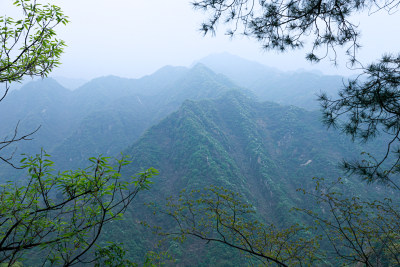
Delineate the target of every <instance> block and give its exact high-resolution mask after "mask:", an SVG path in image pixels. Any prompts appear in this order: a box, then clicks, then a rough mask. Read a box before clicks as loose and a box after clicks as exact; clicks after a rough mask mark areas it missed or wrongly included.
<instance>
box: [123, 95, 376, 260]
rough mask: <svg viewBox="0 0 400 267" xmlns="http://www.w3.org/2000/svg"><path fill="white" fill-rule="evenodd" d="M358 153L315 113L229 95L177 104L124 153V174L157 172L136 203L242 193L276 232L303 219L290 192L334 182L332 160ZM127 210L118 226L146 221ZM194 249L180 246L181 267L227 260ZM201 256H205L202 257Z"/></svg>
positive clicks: (356, 188) (352, 185)
mask: <svg viewBox="0 0 400 267" xmlns="http://www.w3.org/2000/svg"><path fill="white" fill-rule="evenodd" d="M371 145H372V146H374V145H376V144H371ZM361 151H362V150H361V148H360V147H358V146H357V145H355V144H353V143H351V142H350V140H348V139H347V138H345V137H344V136H343V135H340V134H339V133H338V132H334V131H327V130H326V129H325V128H324V127H323V126H322V125H321V123H320V121H319V113H318V112H309V111H306V110H304V109H300V108H297V107H293V106H280V105H278V104H274V103H269V102H267V103H258V102H255V101H254V100H252V99H251V98H249V97H247V96H244V95H243V94H241V93H240V92H238V91H231V92H228V93H227V94H226V95H224V97H222V98H219V99H217V100H204V101H198V102H194V101H185V102H184V104H183V105H182V107H181V108H180V109H179V111H177V112H175V113H173V114H172V115H170V116H168V117H167V118H166V119H164V120H163V121H162V122H160V123H159V124H158V125H156V126H153V127H151V128H150V129H149V130H148V131H147V132H146V133H145V134H144V135H143V136H142V137H141V138H140V139H139V140H138V141H137V142H136V143H135V144H134V145H133V146H131V147H130V148H129V149H127V150H126V151H125V154H129V155H132V161H133V163H132V165H130V166H131V167H130V168H131V169H129V171H127V173H126V174H134V173H135V172H137V171H139V170H141V169H143V168H148V167H155V168H157V169H158V170H159V171H160V176H159V177H157V178H155V184H154V185H153V186H152V188H151V190H150V191H149V193H148V194H147V195H145V197H144V201H146V202H156V203H157V204H159V205H162V204H161V203H162V202H163V200H165V198H166V197H169V196H177V195H178V193H179V191H180V190H182V189H186V190H190V189H202V188H204V187H206V186H209V185H216V186H224V187H225V188H228V189H231V190H234V191H236V192H239V193H241V194H242V195H244V196H245V198H246V199H247V200H248V201H249V202H250V203H252V204H253V205H255V207H256V208H257V213H258V214H259V215H260V216H261V217H262V219H263V220H267V221H268V222H273V223H276V224H277V225H280V226H284V225H287V224H290V223H293V222H295V221H302V220H303V219H304V218H300V217H301V216H300V217H299V214H295V213H292V212H289V210H290V209H291V208H292V207H293V206H297V207H304V206H305V205H306V206H307V203H305V202H306V201H305V200H304V198H303V195H302V194H300V193H298V192H296V189H298V188H300V187H301V188H305V189H311V188H313V186H315V184H314V183H313V181H312V178H313V177H315V176H318V177H325V178H327V179H336V178H338V177H339V176H340V175H341V173H340V171H339V170H338V168H337V165H338V162H339V161H340V160H341V159H342V158H343V157H347V158H351V157H354V156H357V155H359V152H361ZM128 168H129V166H128ZM346 182H347V183H348V184H347V186H346V189H347V190H348V192H353V193H355V194H364V193H365V192H367V191H364V190H365V188H364V187H363V186H360V182H359V181H358V180H347V179H346ZM308 207H310V206H308ZM135 208H136V210H135V209H133V210H132V212H131V213H132V214H135V216H134V217H132V218H126V222H124V223H127V224H129V223H131V222H132V220H137V217H136V216H137V214H140V213H144V214H145V215H143V216H145V219H147V220H148V219H149V217H148V214H146V211H145V210H146V208H144V207H141V206H136V207H135ZM121 227H123V226H121ZM131 227H132V224H131ZM124 236H126V240H124V243H127V245H128V246H129V244H130V243H131V242H134V241H132V240H130V238H133V236H130V235H128V234H127V232H126V231H125V235H124ZM142 239H146V238H142ZM171 246H172V245H171ZM174 246H176V244H174ZM134 248H135V247H130V250H131V251H134ZM192 249H193V248H192ZM200 250H201V249H200ZM200 250H199V249H198V250H196V249H194V250H193V251H196V252H195V253H189V252H188V251H192V250H190V249H189V250H188V249H187V248H181V254H180V255H181V256H178V257H181V258H180V260H181V261H182V262H184V263H185V264H186V265H191V264H194V263H195V262H196V263H197V262H201V263H202V264H204V265H208V264H215V263H213V262H209V260H210V259H221V257H222V258H224V257H225V258H229V254H226V255H220V253H221V251H220V250H216V251H213V250H210V248H209V247H208V248H207V249H205V251H203V252H199V251H200ZM178 252H179V251H178ZM183 252H184V253H183ZM132 253H133V252H132ZM202 253H207V255H208V256H207V257H205V258H203V256H204V254H202ZM213 253H214V254H213ZM178 254H179V253H178ZM218 255H220V257H219V256H218ZM130 256H132V257H134V254H131V255H130ZM207 260H208V262H207ZM219 264H222V263H221V262H219Z"/></svg>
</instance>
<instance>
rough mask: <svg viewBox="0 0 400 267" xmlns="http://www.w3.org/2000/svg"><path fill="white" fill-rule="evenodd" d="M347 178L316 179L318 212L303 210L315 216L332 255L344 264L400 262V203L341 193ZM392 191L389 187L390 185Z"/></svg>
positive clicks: (386, 264)
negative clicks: (328, 180) (347, 195)
mask: <svg viewBox="0 0 400 267" xmlns="http://www.w3.org/2000/svg"><path fill="white" fill-rule="evenodd" d="M343 185H344V181H343V180H342V179H338V181H337V182H335V183H332V184H326V183H325V182H323V179H316V187H315V191H313V192H306V191H304V190H301V191H303V193H304V194H306V195H308V196H311V197H312V198H313V199H314V201H315V202H316V204H318V206H319V207H320V210H319V211H318V212H316V211H311V210H306V209H299V210H300V211H302V212H305V213H306V214H308V215H309V216H311V217H312V218H313V219H315V223H316V224H317V225H318V226H319V228H320V229H321V230H322V231H323V233H324V237H325V238H326V239H327V240H328V242H329V243H330V245H331V248H332V254H333V256H334V257H336V258H337V260H338V261H339V262H340V263H341V264H343V265H352V264H360V263H362V264H363V265H364V266H398V265H400V256H399V255H400V206H399V205H398V203H396V201H392V199H390V198H385V199H383V200H373V201H367V200H365V199H361V198H360V197H358V196H353V197H346V196H344V195H343V194H342V193H340V189H342V190H343ZM386 190H387V191H388V192H390V189H389V188H386Z"/></svg>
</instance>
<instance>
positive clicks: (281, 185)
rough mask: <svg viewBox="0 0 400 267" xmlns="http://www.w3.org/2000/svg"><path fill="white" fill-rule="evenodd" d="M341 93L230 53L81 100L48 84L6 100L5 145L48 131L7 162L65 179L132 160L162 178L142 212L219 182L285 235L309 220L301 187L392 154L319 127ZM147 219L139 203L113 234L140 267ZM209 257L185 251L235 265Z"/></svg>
mask: <svg viewBox="0 0 400 267" xmlns="http://www.w3.org/2000/svg"><path fill="white" fill-rule="evenodd" d="M342 83H343V78H342V77H339V76H326V75H322V74H320V73H311V72H293V73H285V72H281V71H278V70H276V69H272V68H269V67H266V66H263V65H261V64H258V63H255V62H251V61H246V60H244V59H241V58H238V57H235V56H232V55H229V54H221V55H213V56H210V57H206V58H204V59H201V60H199V61H198V62H197V63H196V64H194V65H193V66H192V67H190V68H186V67H172V66H166V67H163V68H161V69H160V70H158V71H156V72H155V73H153V74H151V75H148V76H145V77H143V78H140V79H126V78H120V77H116V76H107V77H100V78H97V79H93V80H91V81H89V82H87V83H85V84H83V85H82V86H80V87H79V88H77V89H75V90H70V89H67V88H65V87H64V86H62V85H60V83H58V82H57V81H56V80H54V79H45V80H39V81H34V82H31V83H28V84H26V85H24V86H23V87H22V88H21V89H19V90H15V91H12V92H10V94H9V95H8V96H7V98H5V99H4V100H3V102H2V103H1V105H0V121H1V122H2V125H4V126H3V127H1V128H0V135H1V136H10V135H12V134H13V133H14V131H15V126H16V125H17V123H18V122H19V124H18V134H24V133H29V132H31V131H34V130H35V129H36V128H37V127H39V126H40V129H39V130H38V132H36V133H35V134H34V135H33V138H34V139H33V140H31V141H24V142H19V143H18V144H17V147H10V148H9V150H8V152H9V153H13V151H14V150H15V149H17V150H16V152H15V160H16V161H17V160H18V159H19V158H20V156H19V154H20V153H22V152H23V153H26V154H35V153H39V152H40V149H41V148H44V149H45V150H46V151H47V152H48V153H49V154H51V155H52V156H53V160H54V161H55V163H56V165H55V166H56V168H57V169H59V170H67V169H76V168H84V167H85V166H87V159H88V158H89V157H92V156H95V157H96V156H98V155H100V154H101V155H104V156H111V157H113V156H117V155H118V154H119V152H121V151H122V152H123V153H124V154H127V155H130V156H131V159H132V162H133V163H132V164H131V165H129V166H128V167H127V168H126V169H125V170H124V174H126V175H133V174H134V173H136V172H138V171H140V170H142V169H145V168H149V167H155V168H157V169H158V170H159V171H160V175H159V177H157V178H156V179H155V181H154V182H155V183H154V185H153V187H152V189H151V193H149V194H144V195H143V197H142V196H141V197H140V200H139V201H138V203H142V202H147V201H155V202H159V203H163V201H164V200H165V198H166V197H168V196H170V195H177V194H178V192H179V191H180V190H182V189H186V190H190V189H195V188H203V187H205V186H207V185H211V184H212V185H218V186H224V187H226V188H228V189H231V190H234V191H236V192H239V193H241V194H242V195H243V196H244V197H245V199H246V201H248V202H249V203H252V204H253V205H254V206H255V208H256V210H257V213H258V214H259V216H260V217H262V218H265V219H266V220H267V221H268V222H270V223H275V224H278V225H282V226H284V225H287V224H289V223H291V222H293V221H303V220H304V219H303V218H297V217H295V215H293V214H292V213H290V212H289V210H290V209H291V208H292V207H294V206H297V207H299V206H300V207H310V206H309V203H305V202H304V199H302V198H300V196H299V194H298V193H297V192H296V189H298V188H300V187H302V188H305V189H309V188H312V186H313V181H312V177H315V176H318V177H325V178H327V179H328V180H329V179H330V180H334V179H336V178H337V177H339V176H343V173H342V171H341V170H340V169H339V168H338V162H340V161H341V159H342V158H350V159H351V158H356V157H357V156H359V154H360V153H361V152H362V151H365V150H374V151H378V152H379V151H381V153H383V152H384V151H383V149H384V148H383V146H382V142H380V141H379V140H377V141H375V142H371V143H368V144H366V145H360V144H355V143H353V142H351V140H350V139H349V138H347V137H346V136H344V135H342V134H341V133H340V132H338V131H333V130H330V131H328V130H327V129H326V128H325V127H324V126H323V125H322V124H321V122H320V113H319V111H318V103H317V102H316V101H315V99H316V94H317V93H318V92H321V91H325V92H327V93H328V94H330V95H334V94H336V92H337V90H338V89H339V88H340V86H341V85H342ZM0 174H1V177H2V178H1V179H2V180H9V179H19V178H20V177H21V176H23V171H16V170H14V169H12V168H11V167H9V166H4V165H3V166H2V168H1V169H0ZM346 186H347V187H346V188H347V193H351V194H354V195H364V196H367V195H368V194H370V193H371V191H369V190H371V189H368V188H367V186H364V185H362V186H360V184H359V181H358V180H357V179H351V178H349V179H347V178H346ZM383 193H384V192H374V194H383ZM386 193H387V192H386ZM141 209H143V212H142V215H143V214H145V216H144V215H143V216H144V217H146V216H148V212H147V211H146V210H145V209H146V208H143V206H140V205H139V204H135V206H134V207H133V208H132V209H131V210H129V211H128V213H127V216H126V217H127V219H126V220H125V221H122V222H120V223H118V224H115V226H114V227H115V228H114V230H112V229H111V228H108V229H107V231H108V232H107V235H106V236H108V237H116V236H119V232H118V231H124V233H125V234H124V235H121V236H120V240H119V241H123V242H124V243H125V244H126V246H127V247H129V248H130V249H129V252H128V255H127V256H128V257H130V258H132V259H135V260H140V255H139V254H138V252H137V251H141V252H143V251H145V250H146V249H149V248H151V247H152V246H153V244H152V242H150V241H149V242H147V241H146V240H150V239H151V237H149V235H150V234H148V233H141V232H140V231H141V230H138V229H139V228H138V227H139V226H133V225H134V224H135V222H137V221H139V220H140V219H141V214H140V213H141ZM137 210H138V211H139V212H136V211H137ZM143 216H142V217H143ZM135 225H136V224H135ZM122 229H124V230H122ZM170 245H171V246H175V248H176V250H180V251H181V252H182V251H185V249H184V247H183V246H182V245H176V244H172V243H171V244H170ZM200 250H201V251H200V252H199V251H195V252H191V253H181V254H180V255H181V256H180V257H181V258H180V259H179V260H180V261H181V265H192V264H194V263H199V264H198V265H199V266H200V265H204V266H207V265H210V264H213V263H215V262H212V261H210V259H214V260H216V261H217V263H218V264H220V265H225V264H228V263H229V262H228V261H227V260H228V259H229V258H230V257H231V256H232V255H231V254H230V253H231V252H229V251H226V254H224V255H225V256H226V257H225V260H224V261H220V260H218V259H217V258H218V257H217V256H218V255H219V254H221V251H222V250H221V249H217V250H210V251H207V252H206V251H205V250H202V249H200ZM206 253H208V256H207V257H205V258H204V255H205V254H206ZM178 254H179V253H178ZM227 255H228V256H227ZM229 255H231V256H229ZM222 258H223V257H222ZM238 260H239V259H238ZM231 265H232V266H233V263H232V264H231Z"/></svg>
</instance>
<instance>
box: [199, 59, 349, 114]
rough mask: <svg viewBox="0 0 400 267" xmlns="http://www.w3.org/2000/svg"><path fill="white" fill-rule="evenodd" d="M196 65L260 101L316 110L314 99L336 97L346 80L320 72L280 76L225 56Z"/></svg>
mask: <svg viewBox="0 0 400 267" xmlns="http://www.w3.org/2000/svg"><path fill="white" fill-rule="evenodd" d="M198 62H200V63H202V64H204V65H206V66H207V67H209V68H210V69H212V70H213V71H214V72H215V73H221V74H223V75H225V76H227V77H228V78H229V79H231V80H232V81H234V82H235V83H236V84H238V85H239V86H243V87H245V88H247V89H249V90H251V91H252V92H253V93H254V94H255V95H256V96H257V97H258V98H259V100H261V101H273V102H276V103H280V104H284V105H295V106H298V107H302V108H305V109H308V110H317V109H318V108H319V104H318V102H317V101H316V99H317V95H318V94H319V93H321V92H326V93H328V95H332V96H333V95H336V93H337V91H338V90H339V89H340V88H341V87H342V86H343V81H346V78H344V77H341V76H333V75H323V74H322V73H319V72H315V71H314V72H307V71H298V72H283V71H279V70H277V69H274V68H271V67H267V66H265V65H262V64H260V63H258V62H253V61H249V60H246V59H243V58H240V57H238V56H234V55H231V54H228V53H222V54H216V55H210V56H208V57H205V58H203V59H200V60H199V61H198Z"/></svg>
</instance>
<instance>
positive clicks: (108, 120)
mask: <svg viewBox="0 0 400 267" xmlns="http://www.w3.org/2000/svg"><path fill="white" fill-rule="evenodd" d="M179 70H180V72H179V77H176V78H174V79H171V77H169V79H168V77H166V76H168V75H170V76H172V77H173V75H172V74H173V73H172V74H168V72H171V71H172V72H173V71H175V72H176V70H175V69H173V68H171V67H170V69H162V70H161V71H159V73H156V74H154V75H153V76H155V77H152V79H150V77H149V78H147V79H145V81H141V80H139V81H141V83H140V86H138V87H137V88H140V90H139V89H136V90H132V86H130V85H129V83H127V84H125V85H118V83H117V82H115V81H112V80H111V81H110V80H109V79H107V81H104V82H103V81H96V80H95V81H93V82H95V83H96V84H94V85H91V84H88V85H86V86H85V88H81V89H82V90H80V91H79V93H80V96H79V97H78V98H76V99H77V101H80V102H81V104H80V105H82V106H85V107H84V108H86V109H91V110H95V111H93V112H90V113H89V112H88V115H87V116H85V117H84V118H83V119H82V120H81V122H80V124H79V126H78V127H77V128H76V130H75V131H74V132H73V133H72V134H71V135H69V136H68V137H67V138H66V139H65V140H64V141H63V142H62V143H61V144H60V145H59V146H58V147H57V148H56V149H55V150H54V153H53V154H54V155H56V160H57V162H61V164H62V165H61V166H62V167H64V168H73V167H75V166H77V165H78V166H83V165H84V164H85V163H86V162H87V158H89V157H91V156H97V155H99V154H103V155H107V156H115V155H116V154H118V153H119V152H120V151H122V150H123V149H124V148H126V147H127V146H129V145H130V144H132V143H133V142H134V141H136V140H137V139H138V138H139V136H140V135H141V134H142V133H143V132H144V131H145V130H146V129H147V128H148V127H150V126H151V125H153V124H155V123H157V122H158V121H159V120H160V119H162V118H164V117H165V116H167V115H168V114H170V113H171V112H173V111H175V110H177V109H178V108H179V106H180V105H181V104H182V102H183V101H185V100H186V99H193V100H196V99H205V98H215V97H219V96H221V95H222V94H223V93H225V92H226V91H228V90H231V89H232V88H238V87H237V86H235V85H234V84H233V83H231V82H230V81H229V80H227V79H226V78H225V77H223V76H221V75H216V74H215V73H213V72H212V71H210V70H209V69H207V68H206V67H204V66H202V65H196V66H194V67H193V68H192V69H190V70H187V69H184V68H179ZM113 79H116V78H113ZM114 88H118V89H119V90H121V94H120V95H119V97H118V96H115V95H114V93H113V92H114ZM99 94H101V95H102V97H99ZM121 95H122V96H121ZM93 96H97V99H96V100H95V101H97V102H95V103H93V102H92V103H91V105H92V107H87V106H88V105H85V103H84V101H83V100H82V99H90V97H93ZM92 101H93V100H92Z"/></svg>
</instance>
